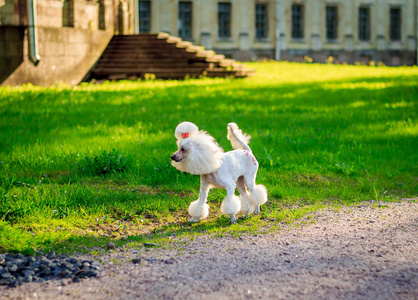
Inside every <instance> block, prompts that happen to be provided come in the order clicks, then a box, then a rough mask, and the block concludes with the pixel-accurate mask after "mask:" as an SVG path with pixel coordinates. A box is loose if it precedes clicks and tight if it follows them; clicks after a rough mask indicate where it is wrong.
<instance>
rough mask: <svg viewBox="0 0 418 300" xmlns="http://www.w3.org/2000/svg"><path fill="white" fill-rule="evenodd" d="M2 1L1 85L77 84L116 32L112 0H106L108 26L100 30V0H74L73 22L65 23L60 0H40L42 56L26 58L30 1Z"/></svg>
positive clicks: (39, 22)
mask: <svg viewBox="0 0 418 300" xmlns="http://www.w3.org/2000/svg"><path fill="white" fill-rule="evenodd" d="M1 1H2V0H0V20H1V23H0V84H1V85H20V84H23V83H32V84H35V85H50V84H54V83H58V82H65V83H68V84H71V85H74V84H78V83H79V82H80V81H81V80H82V79H83V78H84V76H85V75H86V74H87V72H88V71H89V70H90V69H91V67H92V66H93V65H94V64H95V62H96V61H97V59H98V58H99V57H100V55H101V53H102V52H103V50H104V49H105V47H106V46H107V44H108V43H109V41H110V39H111V38H112V36H113V33H114V31H115V28H114V25H115V11H114V7H113V5H114V2H113V1H112V0H105V1H104V4H105V18H104V19H105V23H104V28H102V29H99V2H96V1H82V0H74V1H73V6H74V22H73V23H74V24H73V26H71V27H68V26H67V27H65V26H63V23H64V20H63V18H64V16H63V4H64V2H63V1H61V0H38V1H37V32H38V33H37V36H38V49H39V55H40V56H41V60H40V62H39V64H38V65H37V66H34V65H33V63H32V62H30V61H29V59H28V38H27V30H26V25H27V21H26V6H25V5H22V3H25V2H24V1H23V0H3V3H1Z"/></svg>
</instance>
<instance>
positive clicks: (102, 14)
mask: <svg viewBox="0 0 418 300" xmlns="http://www.w3.org/2000/svg"><path fill="white" fill-rule="evenodd" d="M105 18H106V17H105V4H104V0H99V29H100V30H105V29H106V19H105Z"/></svg>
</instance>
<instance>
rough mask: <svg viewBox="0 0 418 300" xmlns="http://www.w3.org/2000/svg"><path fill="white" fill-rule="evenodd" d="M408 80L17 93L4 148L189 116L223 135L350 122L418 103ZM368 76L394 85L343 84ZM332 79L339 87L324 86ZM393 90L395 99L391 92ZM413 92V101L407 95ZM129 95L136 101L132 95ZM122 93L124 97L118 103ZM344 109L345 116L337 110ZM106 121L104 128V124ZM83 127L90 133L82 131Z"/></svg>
mask: <svg viewBox="0 0 418 300" xmlns="http://www.w3.org/2000/svg"><path fill="white" fill-rule="evenodd" d="M405 80H414V81H417V80H418V76H408V77H393V78H392V77H387V78H381V77H379V78H374V77H372V78H356V79H353V80H343V81H332V82H319V83H318V82H316V83H306V84H284V85H280V84H278V85H266V86H252V85H251V83H249V84H248V85H245V84H243V85H239V84H235V85H232V86H230V87H228V89H227V90H225V89H224V88H223V87H222V85H220V84H215V86H216V87H217V88H218V89H215V90H214V91H212V92H207V91H206V86H205V85H203V86H199V85H182V86H176V87H164V88H156V91H154V94H153V95H148V94H144V92H143V90H138V91H133V90H127V91H124V90H123V89H122V90H119V91H101V90H98V91H74V92H73V91H65V92H56V93H53V92H51V91H49V90H47V91H43V90H41V91H39V92H37V93H39V95H38V97H36V98H38V99H41V100H39V101H36V99H35V100H31V101H33V102H32V104H31V106H32V107H26V106H24V103H23V102H22V101H19V102H18V103H15V100H14V99H11V100H9V103H10V105H9V106H8V107H7V106H4V107H3V112H2V113H1V114H0V118H3V119H5V121H6V122H5V123H6V124H8V125H7V126H2V127H0V129H1V131H2V132H3V133H2V136H3V137H2V139H1V140H2V148H3V149H2V152H4V153H8V152H10V151H12V149H13V148H14V146H15V145H17V144H19V145H31V144H33V143H35V142H38V141H39V140H41V141H42V142H43V143H45V144H46V145H47V144H48V143H52V142H55V141H56V139H58V140H59V139H63V142H64V143H66V142H68V140H69V139H70V138H71V136H74V134H75V135H80V137H81V138H85V139H86V140H88V139H89V138H91V137H92V136H102V137H107V138H111V136H112V135H114V134H115V131H117V128H118V127H121V126H123V127H137V126H138V124H140V126H141V127H142V130H145V131H146V132H148V133H150V134H155V135H156V134H158V133H159V132H167V131H169V132H172V131H173V130H174V128H175V126H177V124H178V123H179V122H181V121H184V120H189V121H192V122H196V123H197V124H198V125H199V127H201V128H202V129H205V130H207V131H209V132H211V133H212V134H213V135H215V136H216V135H218V133H221V132H222V134H223V133H224V131H225V126H226V124H227V123H229V122H230V121H236V122H237V123H238V124H239V125H240V124H241V126H247V127H248V126H251V127H253V126H254V127H255V128H256V129H263V128H275V127H276V128H277V127H278V128H280V127H281V126H284V125H286V124H287V123H288V121H289V120H290V121H291V120H294V121H293V123H294V122H295V121H299V122H304V121H305V119H304V118H306V117H307V116H309V118H310V122H311V123H318V124H323V123H320V122H319V120H315V118H318V117H319V116H321V115H323V117H322V118H321V119H322V121H324V120H323V119H326V120H327V121H328V122H327V123H330V124H338V126H342V124H340V123H341V122H340V121H341V120H340V117H341V116H343V117H344V116H351V118H350V120H353V118H352V117H353V114H355V113H357V112H362V111H363V112H364V111H366V110H370V109H372V110H376V114H377V113H378V112H379V109H380V108H382V106H384V105H385V103H396V102H399V101H408V102H411V101H413V99H414V97H416V94H417V93H418V89H417V87H415V86H410V85H407V86H405V85H404V83H405V82H407V81H405ZM363 82H366V83H368V84H373V83H379V82H381V83H386V82H389V83H391V84H393V85H389V86H386V87H380V88H379V89H373V88H372V87H371V88H365V87H362V86H361V85H360V86H359V87H355V88H347V87H345V88H339V87H338V85H339V84H340V83H341V84H354V86H355V84H356V83H363ZM329 83H332V84H333V85H335V86H336V88H335V89H330V88H329V87H327V86H324V84H329ZM231 91H232V92H231ZM33 93H35V92H34V91H29V92H26V91H22V92H21V93H19V94H17V96H16V97H17V99H21V97H23V98H25V99H26V98H28V99H29V98H31V97H32V96H33V95H32V94H33ZM71 93H75V94H76V95H77V97H76V98H77V99H84V98H88V99H92V100H91V101H84V102H80V103H77V100H74V101H73V100H71V99H72V98H71V97H74V96H70V95H71ZM63 94H64V95H63ZM388 95H393V96H394V97H393V98H389V97H388ZM405 96H406V97H408V96H409V97H410V99H404V98H405ZM127 97H129V99H128V100H127V101H124V100H123V99H127ZM380 98H384V100H382V99H380ZM101 99H104V100H103V101H102V100H101ZM114 99H121V101H113V100H114ZM132 99H134V100H132ZM136 99H138V100H136ZM27 101H29V100H27ZM27 101H26V102H27ZM62 101H67V102H72V101H73V102H75V104H74V105H73V106H71V105H69V104H62ZM359 102H361V103H359ZM20 103H22V106H21V107H19V104H20ZM399 109H401V108H399ZM339 112H341V114H337V113H339ZM354 120H355V121H356V122H364V121H366V120H357V119H354ZM245 123H249V124H248V125H246V124H245ZM243 124H244V125H243ZM255 124H256V125H255ZM99 125H101V126H103V128H102V129H100V128H98V126H99ZM77 127H79V128H80V129H82V131H84V132H81V133H80V130H78V132H77V130H76V131H74V129H75V128H77ZM251 127H250V128H251Z"/></svg>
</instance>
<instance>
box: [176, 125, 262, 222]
mask: <svg viewBox="0 0 418 300" xmlns="http://www.w3.org/2000/svg"><path fill="white" fill-rule="evenodd" d="M175 137H176V138H177V146H178V151H177V152H176V153H174V154H173V155H172V156H171V159H172V165H173V166H174V167H175V168H176V169H178V170H180V171H182V172H187V173H190V174H195V175H200V194H199V199H198V200H196V201H194V202H192V203H191V204H190V206H189V210H188V211H189V214H190V215H191V216H192V219H190V220H189V222H197V221H199V220H200V219H204V218H207V216H208V215H209V205H208V204H207V203H206V201H207V196H208V193H209V190H210V189H211V188H214V187H216V188H222V189H225V190H226V198H225V199H224V200H223V202H222V204H221V212H222V213H223V214H225V215H228V216H230V218H231V223H235V222H236V221H237V217H236V214H237V213H238V212H239V211H242V212H244V213H245V217H248V215H249V214H250V213H251V212H254V214H257V213H259V212H260V205H262V204H264V203H266V201H267V189H266V188H265V186H263V185H256V184H255V177H256V175H257V170H258V162H257V160H256V159H255V157H254V155H253V154H252V151H251V149H250V147H248V143H249V141H250V138H251V137H250V136H249V135H246V134H243V133H242V131H241V130H240V129H239V128H238V126H237V124H235V123H229V124H228V135H227V138H228V140H229V141H230V142H231V145H232V147H233V148H234V149H235V150H233V151H229V152H226V153H224V151H223V150H222V148H220V147H219V145H218V144H217V143H216V141H215V139H214V138H213V137H212V136H211V135H209V134H208V133H207V132H205V131H203V130H200V131H199V128H198V127H197V126H196V125H195V124H193V123H190V122H183V123H180V124H179V125H178V126H177V128H176V131H175ZM235 188H237V189H238V191H239V193H240V194H241V195H240V196H239V197H237V196H236V195H235ZM247 188H248V190H249V191H248V190H247Z"/></svg>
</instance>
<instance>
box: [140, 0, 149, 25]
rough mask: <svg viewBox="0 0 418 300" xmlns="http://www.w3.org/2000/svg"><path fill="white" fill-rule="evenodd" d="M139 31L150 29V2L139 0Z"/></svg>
mask: <svg viewBox="0 0 418 300" xmlns="http://www.w3.org/2000/svg"><path fill="white" fill-rule="evenodd" d="M138 10H139V32H150V31H151V2H150V1H139V2H138Z"/></svg>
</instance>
